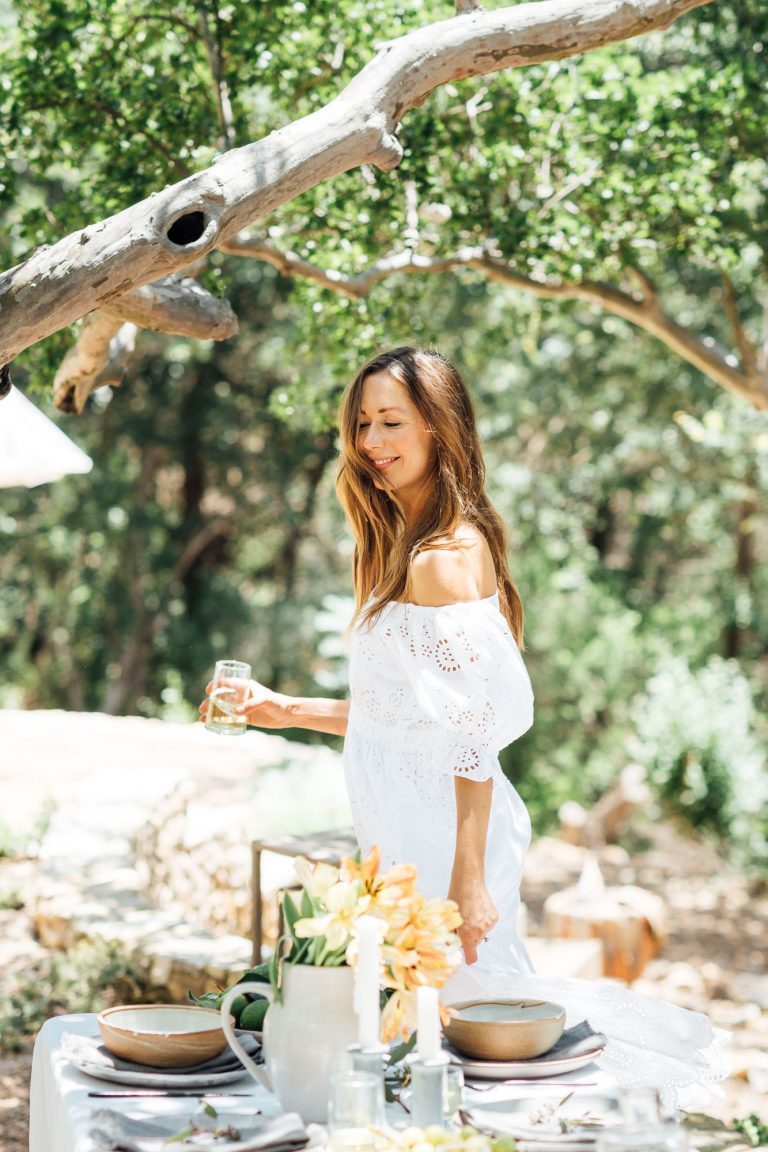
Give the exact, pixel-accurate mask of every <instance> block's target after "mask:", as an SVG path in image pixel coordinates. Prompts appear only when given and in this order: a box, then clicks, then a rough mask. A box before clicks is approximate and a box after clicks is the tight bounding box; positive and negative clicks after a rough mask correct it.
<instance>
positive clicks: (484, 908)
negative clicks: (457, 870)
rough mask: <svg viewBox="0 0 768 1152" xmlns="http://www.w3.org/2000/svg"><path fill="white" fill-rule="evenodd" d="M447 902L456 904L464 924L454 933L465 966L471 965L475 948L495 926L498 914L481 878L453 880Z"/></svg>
mask: <svg viewBox="0 0 768 1152" xmlns="http://www.w3.org/2000/svg"><path fill="white" fill-rule="evenodd" d="M448 899H449V900H455V901H456V903H457V904H458V906H459V912H460V913H461V916H462V920H463V923H462V925H461V927H460V928H458V929H457V932H458V936H459V939H460V940H461V946H462V948H463V949H464V959H465V960H466V962H467V964H474V963H475V961H476V960H477V946H478V944H480V943H481V941H482V940H483V939H484V938H485V937H486V936H487V935H488V933H489V932H490V930H491V929H492V928H493V927H494V925H495V924H498V921H499V914H498V912H497V911H496V907H495V905H494V903H493V900H491V897H490V895H489V893H488V889H487V888H486V886H485V881H484V880H483V879H481V878H480V877H473V876H466V875H464V876H462V875H459V876H458V877H457V876H453V877H452V878H451V886H450V888H449V890H448Z"/></svg>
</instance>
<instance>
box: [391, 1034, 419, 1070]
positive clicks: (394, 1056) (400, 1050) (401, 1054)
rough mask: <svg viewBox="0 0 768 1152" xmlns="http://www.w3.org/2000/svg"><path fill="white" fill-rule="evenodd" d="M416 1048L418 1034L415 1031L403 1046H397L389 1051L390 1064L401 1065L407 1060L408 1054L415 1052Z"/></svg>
mask: <svg viewBox="0 0 768 1152" xmlns="http://www.w3.org/2000/svg"><path fill="white" fill-rule="evenodd" d="M415 1047H416V1032H415V1031H413V1032H411V1034H410V1036H409V1037H408V1039H407V1040H405V1041H404V1042H403V1043H402V1044H395V1046H394V1047H393V1048H390V1050H389V1062H390V1064H399V1063H400V1061H401V1060H405V1058H406V1056H407V1055H408V1053H409V1052H413V1050H414V1048H415Z"/></svg>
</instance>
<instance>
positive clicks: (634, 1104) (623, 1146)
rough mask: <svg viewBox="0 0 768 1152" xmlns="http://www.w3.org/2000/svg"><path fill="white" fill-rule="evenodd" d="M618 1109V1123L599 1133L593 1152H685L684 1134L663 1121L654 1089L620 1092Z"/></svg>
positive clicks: (669, 1121)
mask: <svg viewBox="0 0 768 1152" xmlns="http://www.w3.org/2000/svg"><path fill="white" fill-rule="evenodd" d="M619 1106H620V1109H621V1117H622V1119H621V1123H620V1124H617V1125H615V1126H612V1127H610V1128H604V1129H602V1130H601V1131H600V1133H599V1134H598V1137H597V1145H596V1149H595V1152H686V1149H687V1148H688V1137H687V1134H686V1132H685V1130H684V1129H683V1128H681V1127H680V1125H679V1124H678V1123H677V1122H676V1121H675V1120H670V1119H665V1118H663V1117H662V1115H661V1108H660V1106H659V1094H658V1092H657V1091H656V1089H655V1088H623V1089H621V1092H620V1094H619Z"/></svg>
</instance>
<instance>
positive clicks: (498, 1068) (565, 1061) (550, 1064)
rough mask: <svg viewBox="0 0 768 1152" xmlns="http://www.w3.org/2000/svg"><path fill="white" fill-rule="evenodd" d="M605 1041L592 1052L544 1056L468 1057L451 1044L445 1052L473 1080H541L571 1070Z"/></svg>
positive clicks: (585, 1061)
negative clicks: (506, 1058) (517, 1058)
mask: <svg viewBox="0 0 768 1152" xmlns="http://www.w3.org/2000/svg"><path fill="white" fill-rule="evenodd" d="M604 1047H605V1045H600V1047H599V1048H595V1049H594V1050H593V1051H592V1052H579V1054H578V1055H576V1056H561V1057H560V1058H559V1059H558V1058H557V1057H555V1058H554V1059H552V1060H548V1059H547V1058H546V1056H539V1057H538V1058H537V1059H536V1060H472V1059H471V1058H470V1057H469V1056H462V1055H461V1054H460V1053H459V1052H457V1051H456V1050H455V1048H448V1055H449V1056H450V1058H451V1063H452V1064H458V1065H460V1066H461V1068H463V1070H464V1075H465V1076H474V1077H475V1078H476V1079H477V1080H544V1079H547V1080H548V1079H549V1078H550V1077H551V1076H563V1075H564V1074H565V1073H566V1072H575V1071H576V1070H577V1069H578V1068H584V1067H586V1065H587V1064H591V1063H592V1061H593V1060H594V1059H596V1057H598V1056H599V1055H600V1053H601V1052H602V1051H603V1048H604Z"/></svg>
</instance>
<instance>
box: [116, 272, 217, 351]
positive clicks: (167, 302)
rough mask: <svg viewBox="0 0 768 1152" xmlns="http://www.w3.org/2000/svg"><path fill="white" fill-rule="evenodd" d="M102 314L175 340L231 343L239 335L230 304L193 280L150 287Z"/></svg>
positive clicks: (141, 289)
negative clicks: (188, 339) (181, 337)
mask: <svg viewBox="0 0 768 1152" xmlns="http://www.w3.org/2000/svg"><path fill="white" fill-rule="evenodd" d="M100 310H101V311H102V312H104V313H105V314H106V315H107V316H114V317H117V318H119V319H120V320H130V321H131V322H132V323H133V324H136V325H138V327H139V328H151V329H152V330H153V331H154V332H167V333H169V334H170V335H172V336H191V337H192V338H193V339H196V340H227V339H229V337H230V336H235V335H236V334H237V317H236V316H235V313H234V312H233V310H232V305H231V304H230V302H229V301H228V300H222V299H219V297H218V296H212V295H211V293H210V292H206V290H205V289H204V288H201V286H200V285H199V284H198V283H197V281H196V280H192V279H190V278H189V277H183V278H182V279H169V280H158V281H157V283H155V284H146V285H145V286H144V287H143V288H137V289H135V290H134V291H133V292H126V294H125V295H124V296H119V297H118V298H117V299H116V300H113V301H112V302H111V303H108V304H105V305H104V306H103V307H102V308H101V309H100Z"/></svg>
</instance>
